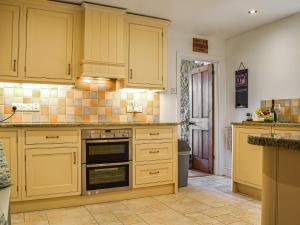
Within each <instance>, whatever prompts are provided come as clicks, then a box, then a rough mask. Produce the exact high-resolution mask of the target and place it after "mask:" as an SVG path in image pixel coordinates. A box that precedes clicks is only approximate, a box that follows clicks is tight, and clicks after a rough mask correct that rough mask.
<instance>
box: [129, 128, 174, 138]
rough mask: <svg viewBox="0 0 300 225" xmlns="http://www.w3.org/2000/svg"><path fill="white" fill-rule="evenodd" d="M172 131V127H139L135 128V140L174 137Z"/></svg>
mask: <svg viewBox="0 0 300 225" xmlns="http://www.w3.org/2000/svg"><path fill="white" fill-rule="evenodd" d="M172 131H173V130H172V128H150V129H148V128H137V129H136V130H135V140H160V139H172V138H173V132H172Z"/></svg>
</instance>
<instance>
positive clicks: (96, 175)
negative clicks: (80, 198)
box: [82, 162, 132, 195]
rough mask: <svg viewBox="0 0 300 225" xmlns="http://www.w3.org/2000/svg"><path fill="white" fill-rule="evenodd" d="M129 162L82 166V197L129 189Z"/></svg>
mask: <svg viewBox="0 0 300 225" xmlns="http://www.w3.org/2000/svg"><path fill="white" fill-rule="evenodd" d="M131 172H132V168H131V162H126V163H111V164H94V165H86V164H82V179H83V183H82V192H83V194H84V195H87V194H96V193H99V192H105V191H112V190H120V189H130V188H131V186H132V182H131Z"/></svg>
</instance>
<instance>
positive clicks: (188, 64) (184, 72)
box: [180, 60, 201, 143]
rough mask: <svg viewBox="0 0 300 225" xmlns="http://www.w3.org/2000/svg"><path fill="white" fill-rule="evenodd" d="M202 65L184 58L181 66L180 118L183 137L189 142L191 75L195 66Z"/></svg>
mask: <svg viewBox="0 0 300 225" xmlns="http://www.w3.org/2000/svg"><path fill="white" fill-rule="evenodd" d="M200 66H201V65H200V64H198V63H195V62H194V61H189V60H182V61H181V68H180V93H181V97H180V120H181V139H183V140H185V141H187V142H188V143H189V120H190V99H189V76H190V73H191V72H192V70H193V69H194V68H197V67H200Z"/></svg>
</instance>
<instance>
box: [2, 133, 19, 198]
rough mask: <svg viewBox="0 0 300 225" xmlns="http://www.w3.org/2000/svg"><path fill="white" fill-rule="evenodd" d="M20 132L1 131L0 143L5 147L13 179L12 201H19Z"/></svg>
mask: <svg viewBox="0 0 300 225" xmlns="http://www.w3.org/2000/svg"><path fill="white" fill-rule="evenodd" d="M17 139H18V132H17V131H0V143H1V144H2V146H3V149H4V154H5V158H6V160H7V163H8V166H9V171H10V174H11V178H12V184H13V186H12V188H11V199H12V201H14V200H19V198H20V196H19V176H18V174H19V173H18V141H17Z"/></svg>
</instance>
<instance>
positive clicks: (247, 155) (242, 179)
mask: <svg viewBox="0 0 300 225" xmlns="http://www.w3.org/2000/svg"><path fill="white" fill-rule="evenodd" d="M270 133H271V127H251V128H249V127H237V128H234V134H233V137H234V140H233V165H234V166H233V182H235V183H240V184H243V185H247V186H249V187H253V188H256V189H261V187H262V151H263V147H262V146H256V145H251V144H248V135H250V134H270Z"/></svg>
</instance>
